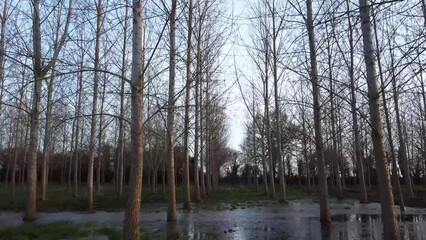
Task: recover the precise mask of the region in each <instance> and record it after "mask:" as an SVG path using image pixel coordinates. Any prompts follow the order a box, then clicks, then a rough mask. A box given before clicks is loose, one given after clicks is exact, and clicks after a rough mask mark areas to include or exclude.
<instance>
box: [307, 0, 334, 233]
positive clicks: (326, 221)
mask: <svg viewBox="0 0 426 240" xmlns="http://www.w3.org/2000/svg"><path fill="white" fill-rule="evenodd" d="M306 8H307V29H308V38H309V53H310V63H311V69H310V77H311V82H312V93H313V102H314V127H315V146H316V155H317V164H318V174H319V189H320V221H321V223H322V224H323V225H326V226H327V227H329V226H330V224H331V218H330V208H329V203H328V188H327V176H326V172H325V164H324V150H323V148H324V147H323V144H324V143H323V136H322V129H321V128H322V126H321V105H320V99H321V97H320V86H319V81H318V69H317V55H316V47H315V34H314V24H313V17H312V1H311V0H307V1H306Z"/></svg>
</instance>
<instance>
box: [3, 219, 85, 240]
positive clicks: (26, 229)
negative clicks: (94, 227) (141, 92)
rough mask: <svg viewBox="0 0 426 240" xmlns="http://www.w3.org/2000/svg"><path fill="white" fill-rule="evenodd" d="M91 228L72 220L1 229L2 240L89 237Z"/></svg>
mask: <svg viewBox="0 0 426 240" xmlns="http://www.w3.org/2000/svg"><path fill="white" fill-rule="evenodd" d="M89 235H90V229H89V228H87V227H84V226H80V225H76V224H74V223H71V222H55V223H50V224H43V225H38V224H23V225H21V226H18V227H14V228H6V229H0V239H1V240H27V239H28V240H29V239H33V240H57V239H78V238H83V237H88V236H89Z"/></svg>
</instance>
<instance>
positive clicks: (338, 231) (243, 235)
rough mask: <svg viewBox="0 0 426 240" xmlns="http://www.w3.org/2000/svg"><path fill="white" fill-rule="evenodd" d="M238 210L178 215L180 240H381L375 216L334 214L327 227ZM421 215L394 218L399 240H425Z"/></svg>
mask: <svg viewBox="0 0 426 240" xmlns="http://www.w3.org/2000/svg"><path fill="white" fill-rule="evenodd" d="M286 215H287V214H286V213H285V211H284V212H283V213H271V212H268V211H259V210H257V211H255V210H252V209H239V210H234V211H221V212H213V211H211V212H210V211H199V212H197V213H196V214H191V213H182V215H181V218H180V221H178V227H177V228H176V229H179V230H177V231H179V232H180V235H181V236H184V239H321V240H335V239H337V240H345V239H383V235H382V229H383V227H382V223H381V217H380V215H379V214H365V213H363V214H334V215H332V217H331V219H332V225H331V228H330V227H327V226H323V225H321V224H320V221H319V217H304V216H300V215H299V216H297V215H294V216H292V215H287V216H286ZM425 216H426V215H424V214H402V215H398V220H399V228H400V232H401V239H426V235H425V230H426V224H425Z"/></svg>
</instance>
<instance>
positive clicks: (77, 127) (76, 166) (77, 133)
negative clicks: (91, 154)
mask: <svg viewBox="0 0 426 240" xmlns="http://www.w3.org/2000/svg"><path fill="white" fill-rule="evenodd" d="M83 61H84V51H82V53H81V59H80V69H81V70H83ZM82 95H83V72H79V73H78V96H77V98H78V99H77V109H76V113H75V115H76V116H75V117H76V119H77V120H76V123H75V139H74V141H75V142H74V155H75V156H74V157H75V159H74V174H73V175H74V177H73V180H74V184H73V190H72V195H73V197H78V185H79V181H78V179H79V172H80V171H79V165H80V163H79V162H80V161H79V156H80V154H79V150H80V148H79V144H80V133H81V132H80V121H81V102H82Z"/></svg>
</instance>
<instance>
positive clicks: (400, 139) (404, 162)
mask: <svg viewBox="0 0 426 240" xmlns="http://www.w3.org/2000/svg"><path fill="white" fill-rule="evenodd" d="M390 55H391V74H392V77H391V79H392V91H393V102H394V105H395V114H396V125H397V129H398V142H399V152H400V154H399V155H398V156H399V158H400V159H401V161H402V174H403V177H404V184H405V187H406V188H407V190H408V193H409V194H410V197H411V198H413V197H414V192H413V186H412V184H411V178H410V168H409V165H408V157H407V146H406V145H405V140H404V134H403V131H402V124H401V117H400V113H399V101H398V97H399V94H398V91H397V89H396V76H395V65H394V55H393V51H392V50H391V53H390Z"/></svg>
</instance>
